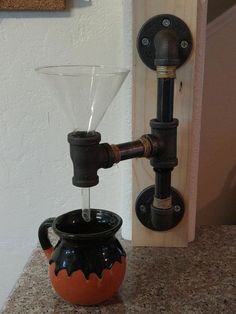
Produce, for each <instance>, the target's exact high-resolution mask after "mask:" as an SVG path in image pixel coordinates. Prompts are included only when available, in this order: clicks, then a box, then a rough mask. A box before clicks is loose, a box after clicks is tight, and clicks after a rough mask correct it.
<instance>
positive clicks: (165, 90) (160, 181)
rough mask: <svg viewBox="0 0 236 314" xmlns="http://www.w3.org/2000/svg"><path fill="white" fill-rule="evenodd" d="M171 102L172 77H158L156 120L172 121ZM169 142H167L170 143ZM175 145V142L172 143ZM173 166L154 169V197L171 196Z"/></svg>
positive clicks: (172, 98) (172, 92)
mask: <svg viewBox="0 0 236 314" xmlns="http://www.w3.org/2000/svg"><path fill="white" fill-rule="evenodd" d="M173 104H174V78H159V79H158V96H157V121H158V122H166V123H168V122H172V121H173ZM170 144H171V143H169V145H170ZM172 144H173V145H176V143H172ZM172 170H173V168H166V169H163V168H162V169H158V168H156V169H155V168H154V171H155V182H156V184H155V186H156V187H155V197H156V198H157V199H166V198H169V197H171V171H172Z"/></svg>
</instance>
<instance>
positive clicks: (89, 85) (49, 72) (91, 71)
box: [36, 65, 129, 132]
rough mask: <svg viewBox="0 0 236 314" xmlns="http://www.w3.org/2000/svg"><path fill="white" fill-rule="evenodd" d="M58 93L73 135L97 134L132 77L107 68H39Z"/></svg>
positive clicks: (125, 70)
mask: <svg viewBox="0 0 236 314" xmlns="http://www.w3.org/2000/svg"><path fill="white" fill-rule="evenodd" d="M36 71H37V72H38V73H40V74H45V75H46V77H47V78H48V79H49V81H50V82H51V83H52V84H53V85H54V91H55V92H56V95H57V96H58V99H59V102H60V104H61V105H62V107H63V110H64V112H65V114H66V116H67V118H68V119H69V122H70V125H71V128H72V129H73V131H85V132H91V131H95V130H96V128H97V127H98V125H99V123H100V121H101V120H102V118H103V116H104V114H105V112H106V110H107V108H108V107H109V105H110V104H111V102H112V100H113V98H114V97H115V96H116V94H117V93H118V91H119V89H120V87H121V85H122V83H123V82H124V80H125V78H126V76H127V75H128V73H129V70H127V69H121V68H114V67H106V66H83V65H68V66H48V67H40V68H37V69H36Z"/></svg>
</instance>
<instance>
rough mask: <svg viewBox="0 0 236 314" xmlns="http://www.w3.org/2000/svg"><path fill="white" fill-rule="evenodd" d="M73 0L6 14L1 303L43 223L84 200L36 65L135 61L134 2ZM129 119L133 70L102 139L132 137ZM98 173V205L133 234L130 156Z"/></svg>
mask: <svg viewBox="0 0 236 314" xmlns="http://www.w3.org/2000/svg"><path fill="white" fill-rule="evenodd" d="M73 3H74V4H73V8H72V9H71V10H70V11H68V12H61V13H39V12H35V13H34V12H21V13H20V12H12V13H9V12H1V13H0V21H1V24H0V134H1V136H0V152H1V153H0V173H1V174H0V215H1V219H0V261H1V267H0V278H1V284H0V307H1V305H2V304H3V302H4V300H5V298H6V297H7V295H8V293H9V292H10V290H11V289H12V287H13V285H14V283H15V281H16V279H17V277H18V276H19V274H20V272H21V271H22V268H23V266H24V264H25V263H26V261H27V259H28V257H29V256H30V254H31V252H32V249H33V248H34V246H35V245H36V241H37V229H38V226H39V224H40V223H41V222H42V221H43V220H44V219H45V218H48V217H51V216H56V215H58V214H60V213H63V212H65V211H68V210H72V209H75V208H78V207H79V206H80V194H79V191H78V189H76V188H74V187H73V186H72V184H71V176H72V165H71V161H70V158H69V154H68V144H67V141H66V135H67V133H68V132H69V131H70V126H69V125H68V123H67V121H66V119H65V118H64V115H63V112H62V111H61V110H60V109H59V107H58V105H57V101H56V98H54V95H53V94H52V93H51V92H50V91H49V90H48V89H47V86H46V83H44V82H43V81H42V80H41V79H40V78H39V77H38V76H37V74H35V72H34V68H35V67H37V66H39V65H48V64H50V65H51V64H78V63H79V64H106V65H120V66H128V67H130V66H131V1H130V0H129V1H127V0H126V1H121V0H113V1H110V0H96V1H92V2H91V3H87V4H86V3H85V2H83V1H78V0H77V1H76V0H75V1H73ZM130 121H131V77H130V76H129V79H128V80H127V81H126V83H125V85H124V86H123V89H122V92H121V93H120V94H119V96H118V97H117V98H116V100H115V101H114V102H113V104H112V106H111V107H110V109H109V110H108V112H107V114H106V116H105V117H104V120H103V122H102V124H101V125H100V127H99V131H101V132H102V135H103V140H104V141H108V142H114V143H116V142H121V141H126V140H129V139H130V138H131V126H130V123H131V122H130ZM100 174H101V177H100V179H101V180H100V181H101V183H100V185H99V186H98V187H96V188H94V189H93V190H92V205H93V206H96V207H100V208H106V209H109V210H114V211H116V212H118V213H120V214H121V215H122V216H123V218H124V222H125V223H124V230H123V234H124V235H125V236H126V237H130V231H131V230H130V228H131V227H130V226H131V208H130V202H131V196H130V195H131V167H130V163H129V162H124V163H123V164H121V165H119V166H115V167H113V168H112V169H110V170H103V171H100Z"/></svg>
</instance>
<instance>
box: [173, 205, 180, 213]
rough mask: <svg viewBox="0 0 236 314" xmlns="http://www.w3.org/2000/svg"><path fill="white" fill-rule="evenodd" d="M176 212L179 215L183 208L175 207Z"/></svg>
mask: <svg viewBox="0 0 236 314" xmlns="http://www.w3.org/2000/svg"><path fill="white" fill-rule="evenodd" d="M174 211H175V212H176V213H179V212H180V211H181V207H180V206H179V205H175V206H174Z"/></svg>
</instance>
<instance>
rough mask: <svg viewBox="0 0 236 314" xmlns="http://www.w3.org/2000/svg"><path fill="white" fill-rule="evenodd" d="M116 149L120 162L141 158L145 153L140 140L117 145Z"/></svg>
mask: <svg viewBox="0 0 236 314" xmlns="http://www.w3.org/2000/svg"><path fill="white" fill-rule="evenodd" d="M116 147H117V148H118V149H119V154H120V160H127V159H131V158H138V157H143V156H144V153H145V147H144V145H143V143H142V142H141V141H140V140H138V141H133V142H127V143H122V144H118V145H116Z"/></svg>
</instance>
